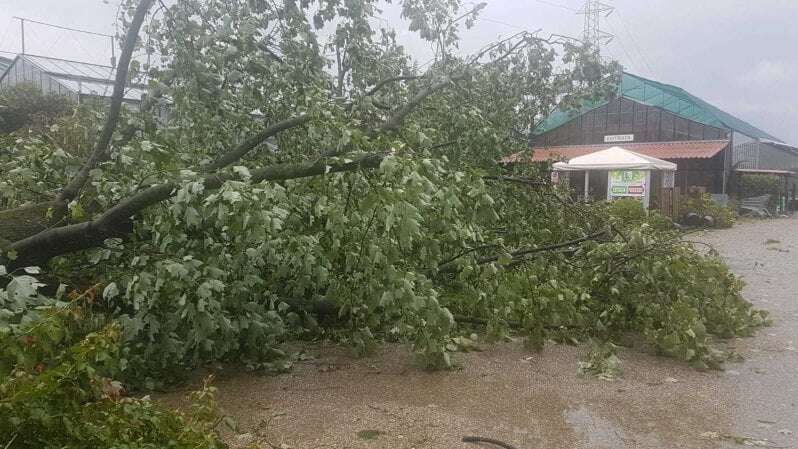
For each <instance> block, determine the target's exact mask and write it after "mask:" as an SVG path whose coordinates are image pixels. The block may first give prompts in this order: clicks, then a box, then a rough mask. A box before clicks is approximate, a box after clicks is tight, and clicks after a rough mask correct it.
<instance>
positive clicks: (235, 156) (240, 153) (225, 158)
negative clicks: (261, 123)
mask: <svg viewBox="0 0 798 449" xmlns="http://www.w3.org/2000/svg"><path fill="white" fill-rule="evenodd" d="M309 121H310V116H308V115H300V116H298V117H292V118H289V119H287V120H283V121H281V122H278V123H275V124H274V125H272V126H269V127H268V128H266V129H264V130H263V131H261V132H259V133H257V134H255V135H254V136H252V137H250V138H249V139H247V140H245V141H244V142H242V143H241V144H240V145H239V146H237V147H236V148H234V149H233V150H231V151H228V152H227V153H225V154H223V155H221V156H220V157H219V158H218V159H216V160H215V161H213V162H211V163H210V164H208V165H206V166H205V167H203V168H204V171H205V172H211V171H216V170H219V169H222V168H224V167H227V166H228V165H230V164H232V163H233V162H235V161H237V160H239V159H241V158H242V157H244V156H245V155H246V154H247V153H249V152H250V151H252V150H253V149H254V148H255V147H257V146H258V145H260V144H262V143H263V142H265V141H266V139H268V138H269V137H272V136H274V135H276V134H278V133H280V132H282V131H285V130H287V129H291V128H294V127H297V126H300V125H303V124H305V123H307V122H309Z"/></svg>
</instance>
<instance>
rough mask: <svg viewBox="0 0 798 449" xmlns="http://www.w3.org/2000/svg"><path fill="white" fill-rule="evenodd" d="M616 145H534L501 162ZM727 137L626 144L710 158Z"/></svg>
mask: <svg viewBox="0 0 798 449" xmlns="http://www.w3.org/2000/svg"><path fill="white" fill-rule="evenodd" d="M615 145H617V144H600V145H566V146H554V147H535V148H532V157H531V158H529V156H528V155H527V154H526V153H525V152H524V153H517V154H513V155H511V156H507V157H505V158H504V159H502V163H505V164H508V163H514V162H544V161H549V160H554V161H559V160H570V159H573V158H575V157H579V156H584V155H586V154H590V153H595V152H597V151H601V150H606V149H608V148H612V147H613V146H615ZM728 145H729V141H728V140H686V141H677V142H641V143H624V144H623V147H624V148H626V149H627V150H630V151H634V152H635V153H639V154H644V155H646V156H651V157H655V158H658V159H707V158H711V157H713V156H715V155H716V154H718V153H720V152H721V151H723V149H724V148H726V147H727V146H728Z"/></svg>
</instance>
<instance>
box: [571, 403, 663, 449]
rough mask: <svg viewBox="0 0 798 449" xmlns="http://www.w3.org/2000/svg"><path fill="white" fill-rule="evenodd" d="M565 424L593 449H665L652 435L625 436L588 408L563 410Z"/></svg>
mask: <svg viewBox="0 0 798 449" xmlns="http://www.w3.org/2000/svg"><path fill="white" fill-rule="evenodd" d="M563 413H564V415H565V422H566V423H568V425H569V426H571V428H572V429H573V430H574V432H575V433H577V434H579V435H581V436H582V438H583V439H584V441H585V442H586V443H587V447H590V448H595V449H615V448H620V447H629V446H634V447H640V446H641V445H642V447H665V446H663V445H662V444H661V442H660V441H659V440H658V439H657V438H655V437H654V436H653V435H640V434H638V433H636V434H635V435H634V437H632V436H630V435H629V434H627V433H626V432H625V431H624V430H623V429H622V428H621V427H619V426H617V425H615V423H613V422H612V421H609V420H607V419H605V418H602V417H600V416H597V415H596V414H595V413H593V412H592V411H591V410H590V409H589V408H587V407H585V406H580V407H578V408H574V409H570V410H565V411H564V412H563Z"/></svg>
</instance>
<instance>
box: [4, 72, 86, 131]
mask: <svg viewBox="0 0 798 449" xmlns="http://www.w3.org/2000/svg"><path fill="white" fill-rule="evenodd" d="M72 107H73V106H72V102H71V101H70V100H69V98H68V97H65V96H61V95H50V94H45V93H42V91H41V89H40V88H39V86H35V85H33V84H18V85H15V86H12V87H5V88H3V89H0V133H11V132H13V131H16V130H18V129H20V128H25V127H31V126H42V125H45V126H49V125H50V123H49V122H50V121H52V120H53V119H55V118H57V117H60V116H62V115H64V114H67V113H68V112H69V111H71V110H72Z"/></svg>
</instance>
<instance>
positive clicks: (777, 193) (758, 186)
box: [736, 175, 784, 208]
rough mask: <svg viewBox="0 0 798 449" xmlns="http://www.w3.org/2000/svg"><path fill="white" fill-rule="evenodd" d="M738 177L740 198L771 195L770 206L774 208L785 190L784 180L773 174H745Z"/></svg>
mask: <svg viewBox="0 0 798 449" xmlns="http://www.w3.org/2000/svg"><path fill="white" fill-rule="evenodd" d="M736 179H737V191H738V193H739V195H740V198H751V197H755V196H762V195H770V201H769V202H768V206H769V207H770V208H774V207H775V206H776V205H777V204H778V202H779V198H780V197H781V195H782V194H783V192H784V182H783V181H782V180H781V179H779V177H778V176H773V175H744V176H739V177H737V178H736Z"/></svg>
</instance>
